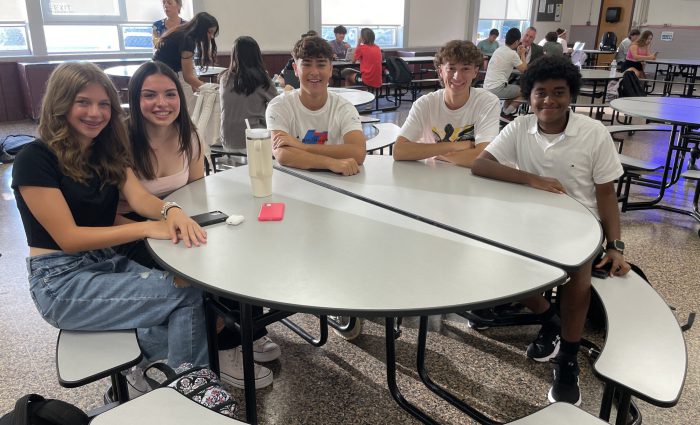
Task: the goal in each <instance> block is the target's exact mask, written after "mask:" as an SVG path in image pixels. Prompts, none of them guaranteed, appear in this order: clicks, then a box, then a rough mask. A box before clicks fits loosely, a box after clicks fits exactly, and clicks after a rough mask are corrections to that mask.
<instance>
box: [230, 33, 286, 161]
mask: <svg viewBox="0 0 700 425" xmlns="http://www.w3.org/2000/svg"><path fill="white" fill-rule="evenodd" d="M219 95H220V96H221V102H220V103H221V140H222V144H223V145H224V147H225V148H226V149H227V150H231V151H239V152H241V153H243V152H245V128H246V125H245V119H246V118H247V119H248V122H250V125H251V127H253V128H265V127H266V124H265V108H267V104H268V102H270V100H272V98H274V97H275V96H277V90H276V89H275V86H274V84H272V81H270V77H269V76H268V75H267V72H266V71H265V67H264V66H263V61H262V53H261V52H260V47H259V46H258V43H257V42H256V41H255V40H254V39H253V38H251V37H248V36H243V37H238V38H237V39H236V41H234V42H233V48H232V50H231V65H230V66H229V69H228V70H227V71H224V73H223V74H221V87H220V88H219Z"/></svg>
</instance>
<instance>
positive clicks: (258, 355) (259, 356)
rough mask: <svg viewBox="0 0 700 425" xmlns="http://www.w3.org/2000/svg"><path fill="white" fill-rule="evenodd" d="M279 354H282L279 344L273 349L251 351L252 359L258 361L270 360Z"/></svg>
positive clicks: (276, 357) (275, 358)
mask: <svg viewBox="0 0 700 425" xmlns="http://www.w3.org/2000/svg"><path fill="white" fill-rule="evenodd" d="M281 355H282V349H281V348H280V347H279V346H277V347H275V349H274V350H270V351H263V352H256V351H253V360H255V361H256V362H258V363H266V362H271V361H273V360H277V359H278V358H279V357H280V356H281Z"/></svg>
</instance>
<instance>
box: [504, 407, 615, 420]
mask: <svg viewBox="0 0 700 425" xmlns="http://www.w3.org/2000/svg"><path fill="white" fill-rule="evenodd" d="M508 423H509V424H510V425H544V424H567V425H602V424H607V422H605V421H602V420H600V419H598V418H596V417H595V416H593V415H591V414H590V413H588V412H586V411H584V410H582V409H579V408H578V407H576V406H574V405H573V404H569V403H562V402H559V403H553V404H550V405H549V406H547V407H545V408H544V409H541V410H538V411H537V412H535V413H533V414H532V415H529V416H525V417H524V418H521V419H518V420H517V421H515V422H508Z"/></svg>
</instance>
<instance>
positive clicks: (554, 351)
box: [525, 342, 561, 363]
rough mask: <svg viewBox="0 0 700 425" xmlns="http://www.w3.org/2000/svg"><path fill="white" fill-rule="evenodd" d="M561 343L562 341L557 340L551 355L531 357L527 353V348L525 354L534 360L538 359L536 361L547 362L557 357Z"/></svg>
mask: <svg viewBox="0 0 700 425" xmlns="http://www.w3.org/2000/svg"><path fill="white" fill-rule="evenodd" d="M560 345H561V343H560V342H557V345H556V346H555V347H554V350H553V351H552V353H551V354H550V355H548V356H546V357H530V356H529V355H528V354H527V350H525V355H526V356H527V357H528V358H530V359H532V360H534V361H536V362H539V363H545V362H548V361H549V360H551V359H553V358H555V357H556V356H557V354H559V346H560Z"/></svg>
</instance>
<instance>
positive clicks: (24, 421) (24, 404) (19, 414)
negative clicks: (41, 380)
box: [13, 394, 45, 425]
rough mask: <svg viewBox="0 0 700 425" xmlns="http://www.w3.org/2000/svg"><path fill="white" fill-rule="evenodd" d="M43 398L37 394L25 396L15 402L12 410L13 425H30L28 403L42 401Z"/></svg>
mask: <svg viewBox="0 0 700 425" xmlns="http://www.w3.org/2000/svg"><path fill="white" fill-rule="evenodd" d="M44 400H45V399H44V397H42V396H40V395H39V394H27V395H25V396H24V397H22V398H20V399H19V400H17V403H15V410H14V412H13V413H14V423H13V425H30V423H29V403H32V402H39V401H44Z"/></svg>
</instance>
